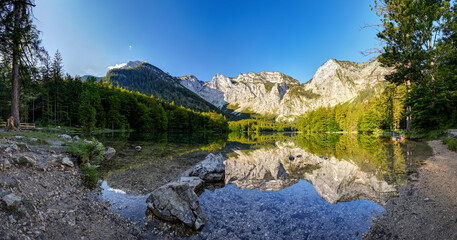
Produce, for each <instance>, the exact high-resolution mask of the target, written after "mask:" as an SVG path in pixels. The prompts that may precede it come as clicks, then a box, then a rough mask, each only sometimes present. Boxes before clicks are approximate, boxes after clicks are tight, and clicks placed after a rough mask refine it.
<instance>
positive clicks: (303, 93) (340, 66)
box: [105, 59, 390, 121]
mask: <svg viewBox="0 0 457 240" xmlns="http://www.w3.org/2000/svg"><path fill="white" fill-rule="evenodd" d="M388 73H390V69H388V68H384V67H382V66H381V64H380V63H379V62H378V61H377V60H376V59H375V60H372V61H369V62H365V63H355V62H348V61H338V60H335V59H330V60H328V61H327V62H325V63H324V64H323V65H322V66H320V67H319V68H318V69H317V71H316V73H315V74H314V76H313V78H312V79H311V80H310V81H308V82H306V83H303V84H300V82H299V81H298V80H296V79H294V78H292V77H291V76H288V75H286V74H283V73H280V72H260V73H253V72H250V73H241V74H239V75H238V76H237V77H234V78H231V77H227V76H224V75H222V74H219V73H218V74H216V75H214V77H213V79H212V80H211V81H210V82H203V81H200V80H199V79H197V78H196V77H195V76H194V75H186V76H182V77H173V76H171V75H169V74H168V73H165V72H163V71H162V70H160V69H159V68H157V67H155V66H153V65H151V64H149V63H147V62H140V61H134V62H128V63H126V64H123V65H120V67H119V68H112V69H111V70H110V71H109V72H108V73H107V76H106V77H105V79H106V80H108V81H110V82H111V83H113V84H118V85H119V86H121V87H124V88H126V89H129V90H133V91H139V92H142V93H144V94H147V95H151V94H152V95H154V96H155V97H158V98H161V99H164V100H166V101H168V102H172V101H174V102H175V104H179V105H182V106H185V107H188V108H191V109H193V110H196V111H211V110H215V111H218V112H223V113H225V114H226V115H229V116H230V115H232V116H233V115H235V116H239V115H242V114H243V113H256V114H261V115H267V116H272V117H275V118H276V119H277V120H285V121H290V120H294V119H296V117H298V116H299V115H301V114H303V113H305V112H307V111H310V110H313V109H316V108H318V107H321V106H334V105H336V104H338V103H344V102H347V101H351V100H352V99H355V98H356V97H357V96H358V95H359V94H360V93H362V92H366V91H367V90H374V89H377V88H375V87H376V86H378V85H380V84H381V83H382V82H384V81H385V80H384V76H385V75H387V74H388Z"/></svg>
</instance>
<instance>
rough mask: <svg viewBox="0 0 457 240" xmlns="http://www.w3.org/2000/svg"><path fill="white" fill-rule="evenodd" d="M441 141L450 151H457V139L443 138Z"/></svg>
mask: <svg viewBox="0 0 457 240" xmlns="http://www.w3.org/2000/svg"><path fill="white" fill-rule="evenodd" d="M441 141H442V142H443V144H446V145H447V148H448V149H449V150H452V151H457V139H455V138H453V137H449V136H446V137H442V138H441Z"/></svg>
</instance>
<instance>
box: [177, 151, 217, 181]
mask: <svg viewBox="0 0 457 240" xmlns="http://www.w3.org/2000/svg"><path fill="white" fill-rule="evenodd" d="M182 176H183V177H199V178H200V179H202V180H203V181H205V182H218V181H223V180H224V177H225V165H224V157H223V156H222V154H217V155H214V154H212V153H210V154H209V155H208V156H206V158H205V160H203V161H201V162H199V163H197V164H196V165H195V166H194V167H192V168H191V169H189V170H187V171H186V172H184V173H183V175H182Z"/></svg>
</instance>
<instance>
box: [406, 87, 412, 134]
mask: <svg viewBox="0 0 457 240" xmlns="http://www.w3.org/2000/svg"><path fill="white" fill-rule="evenodd" d="M409 92H411V81H410V80H407V81H406V98H407V99H408V98H409V97H410V96H409ZM406 131H407V132H410V131H411V106H409V105H408V106H406Z"/></svg>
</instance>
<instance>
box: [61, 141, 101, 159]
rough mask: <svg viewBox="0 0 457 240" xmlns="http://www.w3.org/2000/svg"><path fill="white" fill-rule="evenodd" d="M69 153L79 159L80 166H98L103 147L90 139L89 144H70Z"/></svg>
mask: <svg viewBox="0 0 457 240" xmlns="http://www.w3.org/2000/svg"><path fill="white" fill-rule="evenodd" d="M69 151H70V152H72V153H74V154H76V155H77V156H78V157H79V162H80V164H81V165H84V164H88V163H91V164H100V163H101V162H102V161H103V156H104V154H105V147H104V146H103V144H102V143H101V142H99V141H97V140H96V139H95V138H92V140H91V141H90V142H87V141H84V140H79V141H77V142H73V143H71V145H70V148H69Z"/></svg>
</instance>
